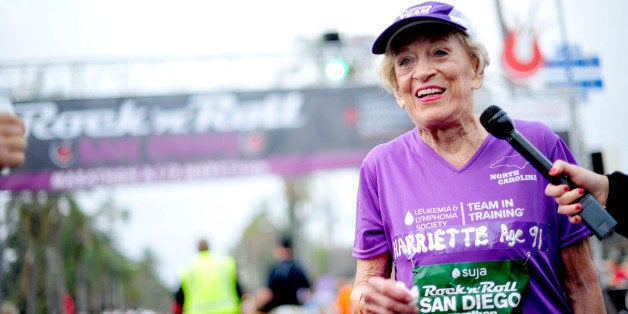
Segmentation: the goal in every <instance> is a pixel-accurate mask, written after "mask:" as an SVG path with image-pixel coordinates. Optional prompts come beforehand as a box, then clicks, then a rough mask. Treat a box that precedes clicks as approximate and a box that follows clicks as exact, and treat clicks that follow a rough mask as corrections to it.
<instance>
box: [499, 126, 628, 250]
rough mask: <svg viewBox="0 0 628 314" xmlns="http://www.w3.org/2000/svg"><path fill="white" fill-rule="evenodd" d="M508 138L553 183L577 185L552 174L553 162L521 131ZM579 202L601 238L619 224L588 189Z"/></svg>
mask: <svg viewBox="0 0 628 314" xmlns="http://www.w3.org/2000/svg"><path fill="white" fill-rule="evenodd" d="M506 140H507V141H508V143H510V145H511V146H512V147H513V148H514V149H515V150H517V151H518V152H519V153H520V154H521V155H522V156H523V157H524V158H525V159H526V160H527V161H528V162H530V164H532V166H533V167H534V168H535V169H536V170H537V171H538V172H540V173H541V174H542V175H543V177H545V178H546V179H547V180H548V181H550V182H551V183H552V184H555V185H560V184H567V185H569V187H570V188H571V189H573V188H575V187H576V185H575V184H574V183H573V182H571V181H570V180H569V178H568V177H567V176H566V175H560V176H550V175H549V171H550V169H551V168H552V165H553V163H552V162H551V161H550V160H549V159H547V157H545V155H543V154H542V153H541V152H540V151H539V150H538V149H536V147H534V145H532V144H531V143H530V142H529V141H528V140H527V139H526V138H525V137H523V135H521V133H519V132H517V131H516V130H513V131H512V132H511V133H510V136H509V137H508V138H506ZM578 202H579V203H580V205H581V206H582V211H580V217H581V218H582V222H584V224H585V225H586V226H587V227H588V228H589V230H591V231H592V232H593V233H594V234H595V236H596V237H597V238H598V239H599V240H602V239H604V238H606V237H608V236H609V235H610V234H611V233H612V232H613V229H615V226H617V221H616V220H615V218H613V216H611V215H610V214H609V213H608V211H606V209H605V208H604V206H602V204H600V202H598V201H597V200H596V199H595V198H594V197H593V195H591V194H589V193H588V192H586V191H585V193H584V194H583V195H582V196H581V197H580V198H579V199H578Z"/></svg>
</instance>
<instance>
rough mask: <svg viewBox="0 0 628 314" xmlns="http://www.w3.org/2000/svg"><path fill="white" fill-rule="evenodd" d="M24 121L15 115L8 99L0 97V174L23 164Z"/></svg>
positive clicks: (24, 147) (24, 145) (6, 173)
mask: <svg viewBox="0 0 628 314" xmlns="http://www.w3.org/2000/svg"><path fill="white" fill-rule="evenodd" d="M25 133H26V129H25V127H24V121H22V119H20V118H19V117H18V116H16V115H15V113H14V112H13V105H12V104H11V101H10V100H9V99H8V98H4V97H0V169H2V170H0V174H1V175H2V176H6V175H8V174H9V172H10V169H11V167H17V166H19V165H21V164H22V163H24V160H25V155H24V151H25V150H26V139H25V138H24V134H25Z"/></svg>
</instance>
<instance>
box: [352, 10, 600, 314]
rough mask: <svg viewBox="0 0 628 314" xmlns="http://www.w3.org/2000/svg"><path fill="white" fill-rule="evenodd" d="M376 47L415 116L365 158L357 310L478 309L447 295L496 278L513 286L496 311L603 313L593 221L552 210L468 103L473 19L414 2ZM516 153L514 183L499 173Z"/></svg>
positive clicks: (566, 154) (478, 57)
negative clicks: (404, 128) (581, 220)
mask: <svg viewBox="0 0 628 314" xmlns="http://www.w3.org/2000/svg"><path fill="white" fill-rule="evenodd" d="M372 52H373V53H374V54H378V55H383V59H381V64H380V76H381V78H382V83H383V85H384V87H386V89H387V90H388V91H389V92H391V93H392V94H394V95H395V97H396V99H397V103H398V105H399V107H400V108H401V109H405V110H406V112H407V114H408V116H409V117H410V119H411V120H412V121H413V122H414V124H415V125H416V127H415V128H414V129H413V130H410V131H408V132H407V133H405V134H402V135H400V136H399V137H397V138H395V139H393V140H391V141H389V142H387V143H384V144H381V145H379V146H377V147H375V148H374V149H372V150H371V151H370V152H369V153H368V155H367V156H366V157H365V158H364V161H363V163H362V166H361V169H360V177H359V185H358V200H357V209H356V233H355V243H354V248H353V256H354V257H355V258H357V266H356V276H355V286H354V289H353V292H352V294H351V296H352V298H351V299H352V303H353V304H354V308H355V309H356V311H357V312H363V313H418V312H422V313H427V312H443V313H452V312H469V313H470V312H476V311H483V310H485V308H484V307H483V306H484V303H483V302H475V301H473V302H471V301H472V300H471V301H470V299H466V298H465V296H463V295H460V294H459V293H458V294H456V293H448V292H449V291H451V290H452V288H454V290H456V291H458V290H457V289H464V291H482V290H483V289H484V288H483V285H484V284H485V283H486V282H491V283H492V284H495V285H499V286H502V287H505V286H508V287H510V288H512V289H510V288H509V292H508V294H507V295H508V299H509V300H510V301H509V302H507V304H500V307H501V308H500V310H501V311H504V312H506V311H507V310H506V308H507V309H508V311H514V312H523V313H536V312H539V311H545V312H549V313H570V312H576V313H602V312H603V311H604V302H603V299H602V290H601V287H600V285H599V279H598V275H597V270H596V268H595V266H594V263H593V256H592V251H591V245H590V242H589V237H590V236H591V232H590V231H589V230H588V229H587V228H586V226H583V225H574V224H571V223H569V221H568V219H567V217H566V216H564V215H560V214H558V213H557V211H556V209H557V205H556V203H555V202H554V200H553V199H552V198H550V197H546V196H545V195H544V189H545V186H546V185H547V180H545V179H544V178H543V177H542V176H540V175H538V172H537V171H536V170H535V169H534V168H533V167H532V166H531V165H530V164H529V163H528V162H527V161H526V160H525V159H524V157H523V156H521V155H520V154H519V153H517V152H516V151H515V150H514V148H513V147H511V146H510V145H509V144H508V142H506V141H503V140H500V139H497V138H495V137H493V136H492V135H490V134H488V133H487V131H486V130H485V129H484V127H482V125H481V123H480V120H479V114H477V113H475V112H474V93H475V91H477V90H479V89H480V88H481V87H482V85H483V81H484V73H485V72H484V70H485V67H486V66H487V65H488V63H489V57H488V53H487V52H486V49H485V48H484V46H483V44H482V43H481V42H480V41H479V38H478V37H477V34H476V33H475V31H474V28H473V25H472V24H471V22H470V21H469V20H468V19H466V17H465V16H464V15H463V14H462V13H461V12H459V11H458V10H457V9H456V8H454V7H453V6H452V5H450V4H445V3H440V2H425V3H421V4H418V5H415V6H412V7H409V8H408V9H406V10H405V11H404V12H402V13H401V15H399V16H398V17H397V18H396V19H395V21H394V22H393V23H392V24H391V25H390V26H389V27H388V28H387V29H386V30H384V31H383V32H382V33H381V34H380V36H379V37H378V38H377V39H376V40H375V42H374V44H373V47H372ZM516 125H517V126H518V129H519V131H520V132H521V133H522V134H523V135H524V136H525V137H526V138H528V139H529V140H530V141H531V142H532V143H533V144H534V145H535V146H537V147H543V148H544V151H543V152H542V153H544V154H545V155H547V156H549V158H550V159H551V160H557V159H566V160H570V161H574V158H573V156H572V154H571V152H570V151H569V149H568V147H567V145H566V144H565V143H564V142H563V141H562V140H561V139H560V138H559V137H558V135H556V134H555V133H554V131H553V130H551V129H550V128H549V127H547V126H545V125H543V124H541V123H538V122H532V121H523V120H517V121H516ZM513 164H514V165H520V167H517V176H518V179H519V180H498V179H497V177H503V176H509V175H512V174H509V173H510V172H511V171H512V170H511V169H509V168H511V167H509V165H513ZM522 178H523V179H522ZM501 200H507V201H506V202H502V201H501ZM468 270H475V271H479V270H482V274H479V273H476V274H475V275H474V276H469V274H468V273H467V274H465V273H464V271H468ZM393 274H394V276H393ZM391 277H392V278H391ZM414 287H418V290H419V291H421V294H420V299H418V300H417V298H419V295H418V293H416V290H414V291H415V293H414V294H413V293H412V290H411V288H412V289H416V288H414ZM425 291H428V292H429V291H432V293H427V292H425ZM469 296H472V297H475V298H477V299H478V300H479V299H480V298H482V297H484V295H480V294H479V293H476V294H474V293H470V295H469ZM487 296H489V297H491V296H492V295H491V294H488V295H487ZM467 297H468V296H467ZM465 302H466V303H465ZM419 306H420V308H419Z"/></svg>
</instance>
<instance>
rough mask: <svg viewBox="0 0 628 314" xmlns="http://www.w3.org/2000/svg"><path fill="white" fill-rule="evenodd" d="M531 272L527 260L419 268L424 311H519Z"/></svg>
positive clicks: (416, 280)
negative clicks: (525, 261)
mask: <svg viewBox="0 0 628 314" xmlns="http://www.w3.org/2000/svg"><path fill="white" fill-rule="evenodd" d="M528 281H529V275H528V271H527V268H526V267H525V263H524V261H523V260H514V261H490V262H469V263H452V264H440V265H425V266H418V267H415V268H414V269H413V271H412V282H413V285H415V286H417V287H418V288H419V300H418V303H417V305H418V307H419V312H420V313H469V314H489V313H490V314H493V313H494V314H498V313H499V314H502V313H515V312H518V311H517V310H516V309H517V308H518V307H519V305H520V304H521V302H522V300H523V297H524V290H525V288H526V287H527V285H528Z"/></svg>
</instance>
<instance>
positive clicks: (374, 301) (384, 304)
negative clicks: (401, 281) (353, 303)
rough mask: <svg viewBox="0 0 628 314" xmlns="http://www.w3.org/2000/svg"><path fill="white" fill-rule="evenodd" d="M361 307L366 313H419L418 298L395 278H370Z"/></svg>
mask: <svg viewBox="0 0 628 314" xmlns="http://www.w3.org/2000/svg"><path fill="white" fill-rule="evenodd" d="M359 307H360V309H361V311H362V313H364V314H372V313H378V314H384V313H408V314H410V313H411V314H416V313H419V308H418V306H417V304H416V298H415V297H413V295H412V293H411V292H410V290H408V289H407V288H406V287H405V286H400V285H398V284H397V281H395V280H393V279H385V278H382V277H371V278H369V280H368V282H367V285H366V289H365V290H364V292H363V294H362V298H361V300H360V304H359Z"/></svg>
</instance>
